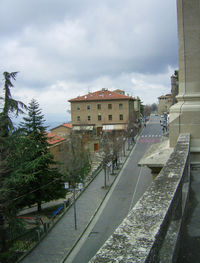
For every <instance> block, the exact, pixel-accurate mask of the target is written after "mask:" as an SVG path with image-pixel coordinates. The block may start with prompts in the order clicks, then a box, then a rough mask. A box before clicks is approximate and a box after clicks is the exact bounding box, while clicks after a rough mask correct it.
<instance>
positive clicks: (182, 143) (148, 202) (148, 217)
mask: <svg viewBox="0 0 200 263" xmlns="http://www.w3.org/2000/svg"><path fill="white" fill-rule="evenodd" d="M189 192H190V135H189V134H180V136H179V138H178V141H177V144H176V146H175V148H174V151H173V152H172V154H171V155H170V157H169V159H168V161H167V163H166V164H165V166H164V167H163V169H162V170H161V172H160V173H159V175H158V176H157V177H156V178H155V179H154V181H153V182H152V184H151V185H150V187H149V188H148V189H147V191H146V192H145V193H144V195H143V196H142V198H141V199H140V200H139V201H138V203H137V204H136V205H135V207H134V208H133V209H132V211H131V212H130V213H129V214H128V216H127V217H126V218H125V219H124V220H123V222H122V223H121V225H120V226H119V227H118V228H117V229H116V230H115V232H114V233H113V235H112V236H111V237H110V238H109V239H108V240H107V241H106V243H105V244H104V245H103V247H102V248H101V249H100V250H99V251H98V253H97V254H96V255H95V257H93V258H92V259H91V261H90V262H93V263H94V262H98V263H99V262H121V263H122V262H177V258H178V253H179V247H180V241H181V235H182V232H183V230H184V222H185V218H186V212H187V207H188V199H189Z"/></svg>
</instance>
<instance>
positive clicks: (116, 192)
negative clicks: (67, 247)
mask: <svg viewBox="0 0 200 263" xmlns="http://www.w3.org/2000/svg"><path fill="white" fill-rule="evenodd" d="M161 137H162V131H161V126H160V117H158V116H151V118H150V120H149V122H148V124H147V126H146V128H144V129H143V131H142V133H141V135H140V137H139V138H138V140H137V143H136V145H135V147H134V149H133V150H132V153H131V154H130V156H129V159H128V160H127V162H126V164H125V166H124V167H123V169H122V171H121V173H120V174H119V176H118V178H117V180H116V181H115V184H114V185H113V188H112V189H111V190H110V193H109V195H108V197H107V198H106V200H105V202H104V204H103V205H102V207H101V209H100V210H99V212H98V213H97V215H96V217H95V218H94V220H93V222H92V223H91V225H90V227H89V228H88V229H87V231H86V232H85V234H84V235H83V236H82V238H81V239H80V241H79V243H78V244H77V245H76V247H75V248H74V250H73V251H72V252H71V254H70V255H69V257H68V258H67V259H66V260H65V263H69V262H70V263H71V262H72V263H87V262H89V260H90V259H91V258H92V257H93V256H94V255H95V254H96V252H97V251H98V250H99V248H100V247H101V246H102V245H103V244H104V242H105V241H106V240H107V239H108V237H109V236H110V235H111V234H112V233H113V232H114V230H115V229H116V228H117V227H118V225H119V224H120V223H121V222H122V220H123V219H124V218H125V217H126V215H127V214H128V212H129V211H130V209H131V208H132V207H133V206H134V205H135V204H136V202H137V201H138V199H139V198H140V197H141V196H142V194H143V193H144V192H145V190H146V189H147V187H148V186H149V185H150V183H151V182H152V176H151V171H150V169H148V168H147V167H139V166H138V165H137V163H138V161H139V160H140V159H141V158H142V156H143V155H144V153H145V151H146V150H147V149H148V148H149V146H150V145H151V144H153V143H156V142H159V141H160V140H161Z"/></svg>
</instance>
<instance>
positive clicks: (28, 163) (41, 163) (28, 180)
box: [9, 100, 65, 211]
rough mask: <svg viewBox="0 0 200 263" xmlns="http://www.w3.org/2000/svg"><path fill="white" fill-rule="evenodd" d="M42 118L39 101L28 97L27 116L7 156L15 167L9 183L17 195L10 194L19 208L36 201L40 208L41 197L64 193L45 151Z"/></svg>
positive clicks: (44, 129)
mask: <svg viewBox="0 0 200 263" xmlns="http://www.w3.org/2000/svg"><path fill="white" fill-rule="evenodd" d="M44 122H45V120H44V116H43V115H42V113H41V110H40V109H39V104H38V103H37V101H36V100H32V101H31V102H30V104H29V106H28V116H27V117H24V118H23V122H22V123H21V125H20V136H19V134H18V135H17V136H16V140H15V142H16V143H15V145H16V150H15V151H13V152H12V156H11V158H10V166H12V167H13V170H15V171H14V172H13V173H12V177H11V179H10V181H9V184H10V187H13V188H14V189H15V192H14V193H13V195H15V196H16V195H17V194H18V195H20V197H19V198H14V199H15V203H16V206H17V207H20V208H22V207H24V206H26V205H31V204H35V203H37V206H38V211H40V210H41V204H42V201H46V202H48V201H51V200H55V199H58V198H63V197H65V189H64V184H63V183H62V181H61V177H62V175H61V174H60V173H59V172H58V169H57V168H55V164H56V163H55V162H54V160H53V156H52V154H51V153H50V151H49V147H48V146H49V145H48V142H47V133H46V127H45V126H44ZM15 166H17V167H16V168H15V169H14V167H15Z"/></svg>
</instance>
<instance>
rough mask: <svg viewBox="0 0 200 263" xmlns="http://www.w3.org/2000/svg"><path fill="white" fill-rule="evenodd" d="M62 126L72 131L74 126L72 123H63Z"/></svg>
mask: <svg viewBox="0 0 200 263" xmlns="http://www.w3.org/2000/svg"><path fill="white" fill-rule="evenodd" d="M61 126H64V127H67V128H70V129H72V124H71V123H63V124H62V125H61Z"/></svg>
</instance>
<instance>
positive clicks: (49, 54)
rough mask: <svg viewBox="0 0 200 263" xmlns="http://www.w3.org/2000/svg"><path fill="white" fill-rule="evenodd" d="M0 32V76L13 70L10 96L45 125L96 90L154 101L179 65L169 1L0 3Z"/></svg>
mask: <svg viewBox="0 0 200 263" xmlns="http://www.w3.org/2000/svg"><path fill="white" fill-rule="evenodd" d="M0 32H1V41H0V61H1V64H0V73H1V75H2V73H3V72H4V71H8V72H11V71H19V74H18V76H17V81H16V82H15V88H14V89H13V91H12V92H13V96H15V98H17V99H20V100H22V101H23V102H24V103H26V104H28V103H29V102H30V100H31V99H32V98H35V99H37V100H38V102H39V103H40V107H41V108H42V110H43V113H44V114H45V118H46V120H48V121H54V120H56V121H60V122H64V121H67V120H69V114H67V110H69V107H70V105H69V103H68V102H67V101H68V100H69V99H71V98H73V97H76V96H78V95H83V94H85V93H87V92H88V91H96V90H98V89H102V88H108V89H111V90H113V89H116V88H120V89H124V90H125V91H126V93H128V94H130V95H132V96H135V97H137V96H139V97H140V98H141V100H142V101H143V102H144V103H145V104H146V103H153V102H157V97H158V96H160V95H162V94H166V93H169V92H170V76H171V75H172V73H173V72H174V70H175V69H177V67H178V59H177V53H178V50H177V49H178V48H177V25H176V1H175V0H167V1H160V0H124V1H122V0H101V1H98V0H96V1H95V0H29V1H27V0H18V1H16V0H1V1H0ZM1 88H2V82H1Z"/></svg>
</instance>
